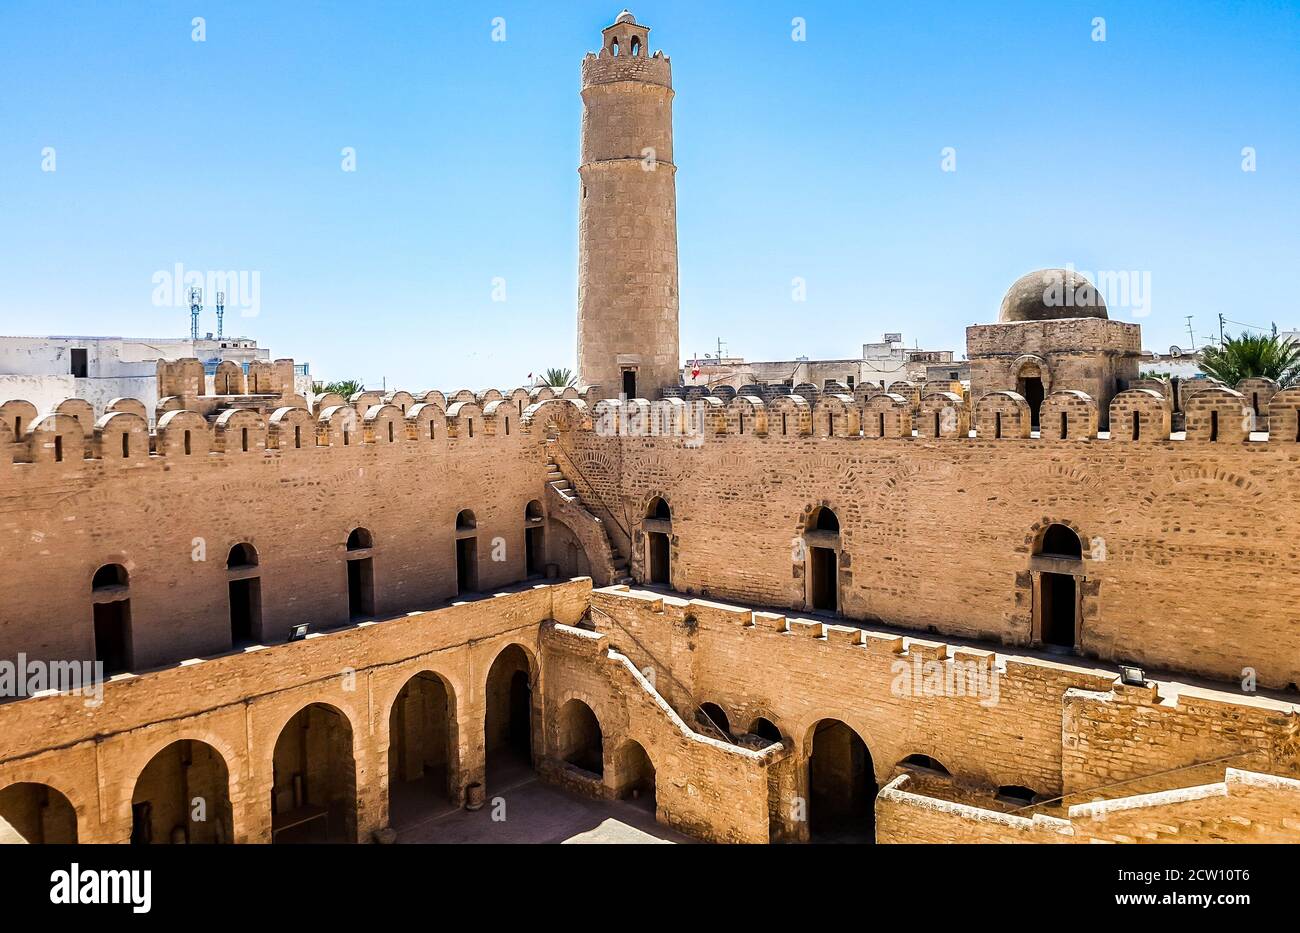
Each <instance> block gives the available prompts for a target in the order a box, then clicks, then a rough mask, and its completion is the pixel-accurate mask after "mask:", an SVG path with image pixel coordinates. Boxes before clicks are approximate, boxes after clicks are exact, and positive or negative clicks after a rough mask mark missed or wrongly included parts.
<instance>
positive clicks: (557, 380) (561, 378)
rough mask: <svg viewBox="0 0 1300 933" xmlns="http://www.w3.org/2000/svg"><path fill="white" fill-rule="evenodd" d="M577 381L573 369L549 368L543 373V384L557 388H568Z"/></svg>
mask: <svg viewBox="0 0 1300 933" xmlns="http://www.w3.org/2000/svg"><path fill="white" fill-rule="evenodd" d="M576 381H577V380H576V379H575V378H574V375H573V370H571V369H548V370H547V371H546V372H545V373H543V374H542V385H547V386H551V387H552V388H555V389H567V388H568V387H569V386H571V385H573V384H574V382H576Z"/></svg>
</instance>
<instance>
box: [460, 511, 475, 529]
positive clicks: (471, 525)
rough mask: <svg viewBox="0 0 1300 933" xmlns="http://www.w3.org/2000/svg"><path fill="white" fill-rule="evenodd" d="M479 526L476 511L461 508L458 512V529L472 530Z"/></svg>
mask: <svg viewBox="0 0 1300 933" xmlns="http://www.w3.org/2000/svg"><path fill="white" fill-rule="evenodd" d="M477 527H478V520H477V519H475V518H474V513H473V512H471V511H470V510H469V509H461V511H460V512H458V513H457V514H456V530H457V531H472V530H474V529H475V528H477Z"/></svg>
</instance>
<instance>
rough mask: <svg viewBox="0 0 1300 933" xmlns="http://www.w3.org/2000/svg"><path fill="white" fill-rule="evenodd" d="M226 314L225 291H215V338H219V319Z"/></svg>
mask: <svg viewBox="0 0 1300 933" xmlns="http://www.w3.org/2000/svg"><path fill="white" fill-rule="evenodd" d="M225 316H226V293H225V292H217V339H218V340H220V339H221V321H222V319H223V318H224V317H225Z"/></svg>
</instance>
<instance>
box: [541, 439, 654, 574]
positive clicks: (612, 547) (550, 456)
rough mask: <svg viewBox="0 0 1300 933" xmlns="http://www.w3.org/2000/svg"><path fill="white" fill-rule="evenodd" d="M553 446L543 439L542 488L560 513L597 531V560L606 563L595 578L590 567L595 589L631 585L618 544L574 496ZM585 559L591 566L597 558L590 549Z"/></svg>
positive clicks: (602, 521)
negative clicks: (559, 504)
mask: <svg viewBox="0 0 1300 933" xmlns="http://www.w3.org/2000/svg"><path fill="white" fill-rule="evenodd" d="M557 444H558V442H557V441H556V440H555V439H554V438H547V440H546V485H547V487H548V489H549V490H550V491H551V492H552V493H553V494H554V495H555V496H556V497H558V499H559V500H560V501H561V502H563V503H564V507H563V508H562V511H568V512H570V514H577V515H579V516H580V517H581V518H582V520H583V521H584V522H585V523H587V524H590V525H593V526H596V527H597V528H598V530H599V533H600V538H601V539H602V540H601V545H602V546H600V547H599V548H597V551H598V552H599V554H600V556H603V557H604V558H605V559H606V560H605V562H606V563H607V564H608V566H607V567H606V568H605V571H606V572H605V573H602V574H599V575H598V574H596V573H595V571H596V568H595V566H593V567H592V571H593V576H594V577H597V585H599V586H610V585H613V584H615V583H632V582H634V581H633V580H632V576H631V572H630V570H629V567H628V558H627V555H626V554H624V553H623V550H622V548H621V547H619V545H618V542H616V541H615V540H614V537H613V536H612V535H611V534H610V533H609V526H608V525H606V524H605V522H604V520H603V519H601V518H600V517H599V516H597V515H596V514H594V513H593V512H592V511H591V510H590V509H588V508H587V507H586V505H585V504H584V503H583V501H582V497H581V496H580V495H579V494H578V490H577V489H576V488H575V487H574V485H573V483H571V482H570V481H569V478H568V477H567V476H565V475H564V471H563V470H562V469H560V464H559V461H558V459H557V451H556V447H557ZM588 557H589V559H591V561H592V563H593V565H594V564H595V563H596V561H597V559H598V557H597V554H593V553H591V550H590V549H589V550H588ZM600 577H605V579H604V580H600V579H599V578H600Z"/></svg>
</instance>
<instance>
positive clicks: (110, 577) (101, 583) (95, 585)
mask: <svg viewBox="0 0 1300 933" xmlns="http://www.w3.org/2000/svg"><path fill="white" fill-rule="evenodd" d="M129 583H130V577H129V576H128V575H127V572H126V568H125V567H123V566H122V565H121V564H105V565H104V566H103V567H100V568H99V569H98V570H96V571H95V576H94V577H93V578H92V579H91V581H90V588H91V589H92V590H102V589H104V588H105V587H110V586H127V585H129Z"/></svg>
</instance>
